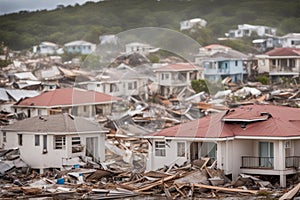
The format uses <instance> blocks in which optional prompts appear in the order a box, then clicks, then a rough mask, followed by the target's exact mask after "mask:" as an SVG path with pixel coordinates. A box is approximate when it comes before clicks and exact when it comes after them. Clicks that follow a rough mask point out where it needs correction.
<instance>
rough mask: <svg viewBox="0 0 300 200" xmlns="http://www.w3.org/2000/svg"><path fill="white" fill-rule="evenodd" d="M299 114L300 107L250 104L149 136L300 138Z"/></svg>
mask: <svg viewBox="0 0 300 200" xmlns="http://www.w3.org/2000/svg"><path fill="white" fill-rule="evenodd" d="M299 116H300V109H298V108H290V107H283V106H274V105H249V106H242V107H239V108H234V109H230V110H228V111H224V112H221V113H218V114H214V115H211V116H207V117H203V118H200V119H198V120H194V121H190V122H188V123H185V124H180V125H177V126H173V127H171V128H167V129H163V130H161V131H158V132H155V133H152V134H149V135H148V136H146V137H153V136H154V137H156V136H158V137H183V138H216V139H217V138H227V137H237V138H243V137H248V138H252V137H253V139H255V138H259V137H268V138H272V137H276V138H277V137H300V118H299Z"/></svg>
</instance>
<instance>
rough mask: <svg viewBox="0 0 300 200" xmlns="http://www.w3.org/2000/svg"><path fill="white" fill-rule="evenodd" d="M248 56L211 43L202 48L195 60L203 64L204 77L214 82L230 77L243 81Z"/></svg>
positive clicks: (232, 79)
mask: <svg viewBox="0 0 300 200" xmlns="http://www.w3.org/2000/svg"><path fill="white" fill-rule="evenodd" d="M247 60H248V56H247V55H245V54H243V53H241V52H239V51H236V50H233V49H231V48H230V47H226V46H222V45H216V44H213V45H209V46H206V47H204V48H201V49H200V52H199V54H198V55H197V56H196V59H195V62H196V63H198V64H201V65H202V66H203V69H204V71H203V73H204V78H205V79H207V80H210V81H212V82H214V81H218V80H220V79H221V80H223V79H225V78H226V77H230V78H231V81H232V82H239V81H243V79H244V76H245V75H247V70H246V63H247V62H246V61H247Z"/></svg>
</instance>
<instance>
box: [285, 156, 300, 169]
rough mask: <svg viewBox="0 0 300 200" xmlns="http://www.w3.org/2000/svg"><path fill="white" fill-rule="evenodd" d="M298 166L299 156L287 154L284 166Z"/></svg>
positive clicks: (299, 162) (299, 163) (299, 164)
mask: <svg viewBox="0 0 300 200" xmlns="http://www.w3.org/2000/svg"><path fill="white" fill-rule="evenodd" d="M299 166H300V156H288V157H286V158H285V167H286V168H296V169H298V168H299Z"/></svg>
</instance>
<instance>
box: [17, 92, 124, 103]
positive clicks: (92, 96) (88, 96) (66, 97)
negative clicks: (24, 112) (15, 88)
mask: <svg viewBox="0 0 300 200" xmlns="http://www.w3.org/2000/svg"><path fill="white" fill-rule="evenodd" d="M117 100H120V98H118V97H114V96H111V95H108V94H104V93H101V92H96V91H88V90H83V89H79V88H62V89H56V90H53V91H49V92H44V93H42V94H40V95H38V96H36V97H32V98H27V99H24V100H22V101H20V102H18V103H17V104H15V105H16V106H33V107H53V106H71V105H78V104H107V103H112V102H116V101H117Z"/></svg>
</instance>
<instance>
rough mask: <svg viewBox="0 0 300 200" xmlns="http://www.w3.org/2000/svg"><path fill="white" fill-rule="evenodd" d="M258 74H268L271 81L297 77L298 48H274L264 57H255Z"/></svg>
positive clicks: (298, 66)
mask: <svg viewBox="0 0 300 200" xmlns="http://www.w3.org/2000/svg"><path fill="white" fill-rule="evenodd" d="M256 59H257V66H258V72H259V73H265V72H267V73H269V76H270V78H271V81H273V82H276V81H278V80H279V78H280V77H286V78H291V77H298V76H299V73H300V48H275V49H273V50H271V51H268V52H266V53H265V54H264V55H256Z"/></svg>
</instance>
